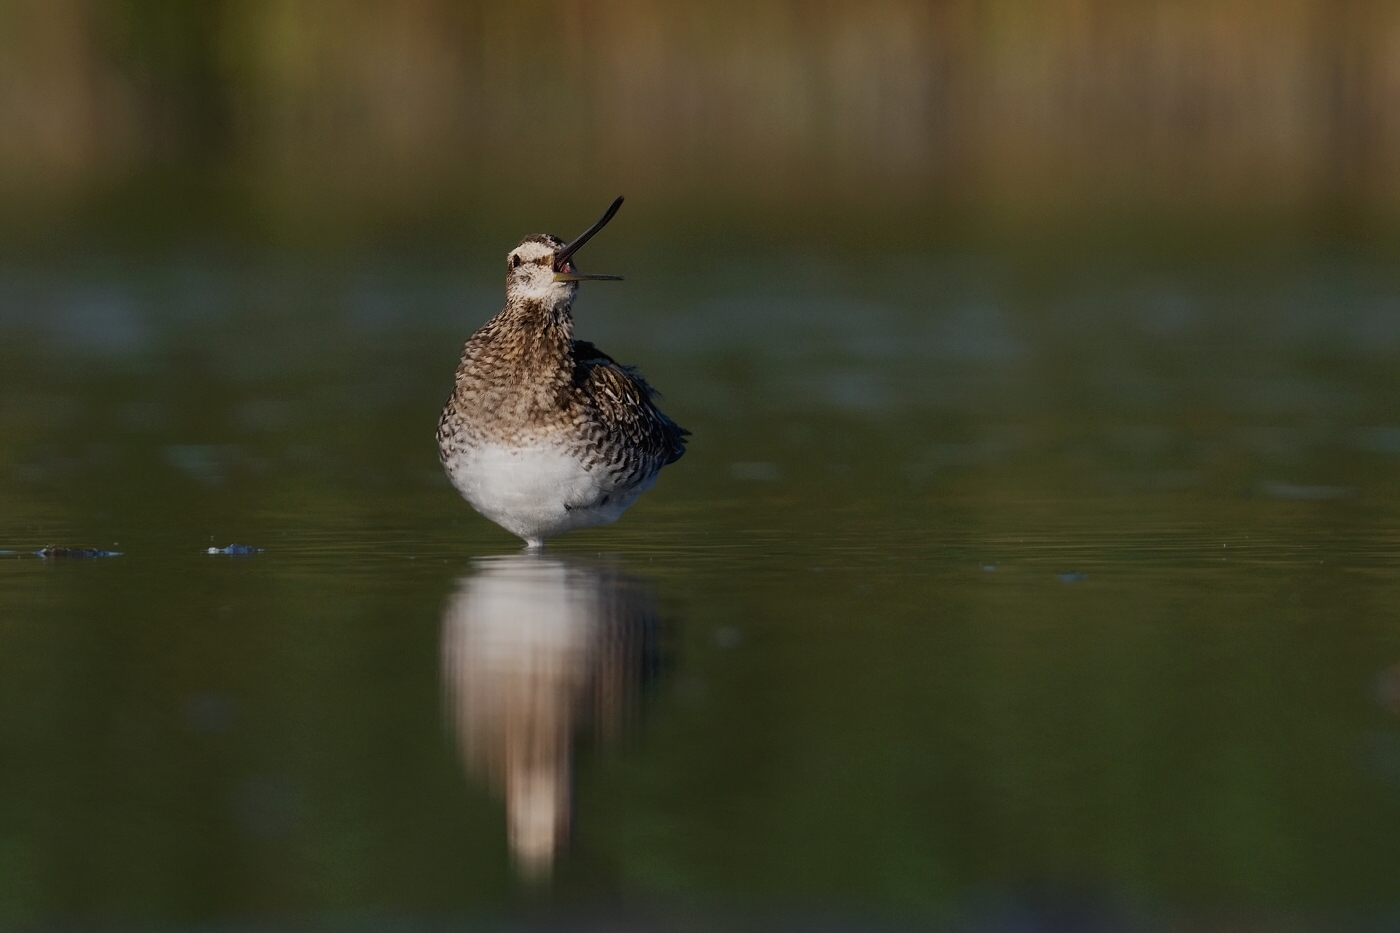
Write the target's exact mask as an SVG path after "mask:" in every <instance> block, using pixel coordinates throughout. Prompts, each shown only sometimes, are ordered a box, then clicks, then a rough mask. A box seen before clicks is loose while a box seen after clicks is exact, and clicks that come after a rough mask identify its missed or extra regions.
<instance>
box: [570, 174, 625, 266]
mask: <svg viewBox="0 0 1400 933" xmlns="http://www.w3.org/2000/svg"><path fill="white" fill-rule="evenodd" d="M621 206H622V197H621V195H619V196H618V199H617V200H616V201H614V202H612V204H610V205H609V206H608V209H607V210H606V211H604V212H603V216H602V217H599V218H598V222H597V223H595V224H594V225H593V226H591V227H589V228H588V229H587V230H585V231H583V232H582V233H580V234H579V235H578V236H577V237H576V238H575V239H574V241H573V242H572V243H569V244H568V245H566V246H565V247H563V248H562V249H560V250H559V252H557V253H555V254H554V281H556V282H621V281H622V276H620V275H591V274H588V273H584V272H579V271H578V270H577V269H575V268H574V266H573V263H571V262H569V259H570V258H571V257H572V256H573V255H574V253H576V252H578V250H579V247H580V246H582V245H583V244H585V243H587V242H588V241H589V240H591V239H593V234H595V233H597V232H598V231H599V230H602V229H603V227H605V226H607V223H608V221H610V220H612V219H613V215H614V214H616V213H617V209H618V208H619V207H621Z"/></svg>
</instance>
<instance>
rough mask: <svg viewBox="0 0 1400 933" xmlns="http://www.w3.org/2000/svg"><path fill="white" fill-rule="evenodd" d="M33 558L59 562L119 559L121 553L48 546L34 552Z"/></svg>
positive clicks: (90, 548) (89, 548) (87, 548)
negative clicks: (72, 559)
mask: <svg viewBox="0 0 1400 933" xmlns="http://www.w3.org/2000/svg"><path fill="white" fill-rule="evenodd" d="M34 556H35V557H42V558H43V559H44V560H59V559H70V558H78V559H81V558H88V557H121V556H122V552H121V551H104V550H102V549H101V548H95V547H56V546H54V545H52V544H50V545H49V546H48V547H44V548H40V549H39V550H37V551H35V552H34Z"/></svg>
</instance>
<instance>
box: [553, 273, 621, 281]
mask: <svg viewBox="0 0 1400 933" xmlns="http://www.w3.org/2000/svg"><path fill="white" fill-rule="evenodd" d="M554 281H556V282H621V281H622V276H620V275H593V274H590V273H587V272H556V273H554Z"/></svg>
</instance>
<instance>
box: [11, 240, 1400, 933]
mask: <svg viewBox="0 0 1400 933" xmlns="http://www.w3.org/2000/svg"><path fill="white" fill-rule="evenodd" d="M599 245H600V247H601V246H602V244H601V241H600V244H599ZM590 248H592V247H590ZM604 252H605V250H603V249H601V248H600V250H599V253H600V256H599V258H598V259H597V260H595V261H594V264H595V265H596V267H597V268H599V269H603V268H605V267H606V269H607V270H608V271H618V272H622V273H624V274H627V275H628V276H629V281H628V282H627V283H625V284H623V285H621V286H611V287H609V286H606V285H602V286H597V287H586V290H585V292H584V295H583V297H582V298H581V300H580V302H579V305H578V307H577V309H576V317H577V320H578V333H579V336H581V337H584V338H586V339H590V340H594V341H595V342H597V343H598V344H599V345H600V346H602V347H604V348H605V349H607V350H608V352H610V353H612V354H613V355H615V356H617V357H618V358H619V359H622V360H625V361H628V362H634V363H637V364H639V365H640V366H641V368H642V370H643V372H644V373H645V374H646V375H647V376H648V377H649V378H650V379H651V380H652V381H653V382H654V383H655V384H656V385H657V386H658V387H659V388H660V389H661V390H662V391H663V393H664V394H665V397H664V400H663V405H664V407H665V408H666V410H667V411H668V412H669V413H670V414H672V415H673V416H674V417H675V418H676V419H677V420H678V421H679V422H680V423H681V424H683V425H685V426H687V427H688V428H690V429H691V430H692V431H694V437H693V438H692V446H691V451H690V453H689V454H688V455H687V456H686V457H685V458H684V459H683V460H681V461H680V462H679V463H677V464H676V465H675V466H673V467H670V468H668V469H667V470H666V471H665V473H664V474H663V476H662V479H661V481H660V482H659V483H658V485H657V486H656V487H655V488H654V489H653V490H652V491H651V492H649V493H648V494H647V495H646V496H645V497H644V498H643V499H642V500H641V502H640V503H639V504H638V505H637V506H635V507H634V508H633V509H632V510H631V511H630V512H629V513H628V514H627V515H626V516H625V517H624V518H623V520H622V521H621V522H620V523H619V524H617V525H615V526H612V527H608V528H599V529H591V530H587V531H583V532H578V533H575V534H572V535H569V536H567V537H564V538H560V539H558V540H557V541H556V542H553V543H552V544H551V548H550V549H549V552H548V554H547V555H545V557H544V558H543V559H541V560H539V561H534V562H529V561H527V562H525V563H523V564H522V563H520V562H521V561H522V560H523V559H522V558H520V557H519V556H517V554H516V552H517V549H518V542H516V541H514V540H513V539H512V538H510V537H509V536H508V535H506V534H505V533H504V532H501V531H500V530H498V529H496V528H495V527H493V526H491V525H490V524H489V523H487V522H485V521H484V520H482V519H480V518H479V517H478V516H476V515H475V514H474V513H473V512H472V511H471V510H470V509H469V508H468V507H467V506H466V505H465V503H463V502H462V501H461V500H460V499H459V498H458V497H457V496H456V494H455V493H454V492H453V491H452V489H451V488H450V487H449V486H448V485H447V483H446V481H445V479H444V478H443V476H442V474H441V470H440V468H439V467H438V464H437V462H436V452H435V449H434V446H433V442H432V435H433V428H434V425H435V421H436V418H437V412H438V409H439V407H440V405H441V402H442V400H443V398H445V396H446V393H447V391H448V388H449V386H450V380H451V373H452V368H453V366H454V364H455V361H456V357H457V354H458V352H459V349H460V344H461V341H462V339H464V338H465V336H466V335H467V334H468V333H469V332H470V331H471V329H472V328H474V327H475V326H477V325H478V324H479V323H480V322H482V321H483V320H485V318H486V317H487V316H489V315H490V314H491V313H492V312H493V311H494V310H495V309H496V307H497V303H498V301H499V294H500V293H499V288H500V279H501V274H500V270H499V268H498V266H497V264H494V263H493V264H490V265H485V264H483V265H482V266H480V267H473V266H468V267H466V268H465V269H459V268H453V267H449V266H447V265H445V264H443V263H441V262H437V261H429V260H414V259H407V258H405V257H403V256H402V255H400V256H394V257H390V256H371V257H368V258H367V259H365V260H364V261H363V262H360V263H357V264H354V265H350V264H345V263H340V262H336V261H328V260H310V259H295V258H286V257H281V258H269V259H260V258H256V257H254V258H246V257H245V258H242V259H230V258H227V257H211V256H206V255H176V256H173V257H172V256H165V257H160V258H157V259H142V260H131V259H124V258H120V257H114V256H89V257H84V258H83V259H82V260H81V261H78V260H71V261H69V260H63V261H54V262H51V263H48V264H44V263H39V264H25V265H15V264H12V265H10V266H8V267H6V268H4V269H0V548H3V549H7V550H10V551H13V552H15V553H13V554H10V555H4V556H0V578H2V579H3V582H0V756H3V761H4V763H5V766H4V767H3V768H0V799H3V800H4V801H5V804H4V806H3V807H0V919H3V920H4V921H5V922H6V923H9V924H17V925H29V924H40V925H48V924H56V923H61V924H75V925H78V926H88V925H95V926H100V927H107V926H112V925H118V926H121V925H138V926H144V925H154V926H156V927H158V928H166V927H175V926H186V925H193V926H197V927H205V926H209V925H213V924H230V923H231V924H235V925H248V926H249V927H250V928H258V927H260V926H261V925H263V924H271V925H274V926H275V925H278V924H282V923H301V922H307V921H314V922H318V923H321V922H323V923H325V924H327V925H330V926H342V925H352V926H353V925H357V924H370V925H375V924H378V923H381V922H392V923H395V924H399V925H404V926H408V927H416V926H420V925H421V926H431V925H434V924H439V923H444V922H446V923H451V924H460V923H468V924H470V923H475V922H486V921H491V922H496V921H498V920H499V921H501V922H506V921H505V920H504V919H503V918H513V917H518V916H525V917H526V918H527V919H526V920H522V921H520V922H523V923H527V924H528V923H532V922H534V921H531V920H529V919H528V918H529V917H538V916H539V912H540V911H543V912H544V916H546V917H550V918H553V920H551V921H549V922H555V921H559V922H565V921H567V919H568V918H571V917H574V918H576V917H583V918H585V919H586V918H593V920H594V921H596V920H597V919H598V918H614V919H616V918H618V917H624V918H626V917H633V918H635V917H644V918H645V917H650V918H663V919H664V921H665V922H666V923H671V922H673V921H674V922H677V923H678V922H680V918H683V917H690V918H692V919H691V921H690V922H692V923H694V924H700V925H704V924H705V923H707V922H713V924H714V925H716V926H721V927H723V926H731V927H732V926H735V925H744V924H753V925H757V926H759V927H763V926H765V925H768V924H775V925H782V924H787V925H791V926H795V927H802V926H804V925H806V924H808V923H809V922H815V921H813V920H812V918H816V917H819V918H822V920H821V922H822V923H826V924H829V925H832V926H835V927H836V928H844V927H850V928H862V929H866V928H882V927H897V928H904V927H905V926H906V925H908V926H915V927H923V926H928V925H938V924H947V923H952V924H955V925H963V926H968V927H971V928H975V929H1004V928H1008V927H1011V926H1018V928H1024V927H1025V926H1026V925H1030V926H1031V927H1032V928H1037V927H1038V926H1052V925H1055V924H1057V923H1060V924H1063V923H1068V924H1069V925H1071V926H1083V925H1099V926H1112V927H1116V926H1121V925H1141V924H1142V923H1147V924H1149V925H1166V926H1172V927H1175V926H1178V925H1207V926H1209V925H1215V924H1224V923H1227V922H1234V921H1241V920H1243V921H1247V922H1249V923H1250V924H1253V925H1255V926H1258V927H1261V928H1266V929H1273V928H1279V929H1282V928H1284V927H1287V928H1289V929H1296V928H1298V927H1299V926H1302V927H1313V926H1316V927H1318V928H1324V927H1327V928H1330V927H1334V926H1336V925H1339V924H1346V925H1360V926H1370V925H1373V924H1377V925H1379V924H1381V923H1383V921H1384V919H1385V918H1387V917H1393V916H1394V915H1395V911H1396V909H1397V907H1400V903H1397V897H1396V893H1395V892H1396V890H1397V888H1396V885H1395V878H1396V873H1397V869H1400V832H1397V830H1398V829H1400V720H1397V716H1400V628H1398V627H1397V612H1400V574H1397V570H1396V555H1397V553H1400V535H1397V533H1396V531H1395V529H1396V528H1397V520H1400V509H1397V508H1396V506H1395V502H1396V493H1397V491H1400V483H1397V479H1396V477H1397V467H1400V391H1397V390H1400V382H1398V381H1397V380H1398V377H1397V375H1396V374H1397V372H1400V368H1397V364H1400V267H1396V266H1394V265H1392V264H1389V263H1388V262H1386V261H1382V260H1378V259H1375V258H1365V257H1363V256H1361V255H1360V254H1358V253H1349V252H1346V251H1341V253H1340V254H1339V252H1338V251H1336V250H1296V251H1292V252H1289V253H1287V254H1284V255H1278V256H1269V255H1261V256H1260V257H1256V258H1251V259H1246V260H1240V259H1238V258H1236V259H1233V260H1231V261H1228V262H1226V261H1219V262H1216V261H1211V260H1206V259H1200V258H1193V259H1181V260H1179V261H1162V260H1160V259H1157V260H1153V261H1146V260H1142V259H1135V258H1132V257H1131V256H1127V255H1125V254H1124V253H1123V252H1104V253H1103V255H1101V256H1100V255H1099V254H1081V255H1076V257H1075V259H1074V260H1073V261H1071V262H1063V263H1062V262H1058V261H1053V262H1052V261H1048V260H1045V259H1044V258H1043V257H1029V258H1028V257H1026V256H1022V255H1015V254H1006V255H1002V254H995V253H993V254H987V255H982V254H957V253H947V254H944V253H935V254H927V255H923V254H913V255H904V256H896V257H893V258H891V257H888V256H874V257H872V256H864V255H853V254H842V253H832V254H829V253H819V254H818V253H803V252H781V251H778V250H776V249H775V250H771V251H767V252H764V251H759V252H754V251H753V250H747V249H746V250H744V251H742V252H741V251H738V250H732V251H730V250H725V249H723V248H713V249H707V250H705V251H702V252H700V253H699V254H696V253H695V252H694V251H691V252H690V253H688V254H687V255H685V256H680V255H670V254H667V253H666V252H665V251H664V249H663V248H662V247H655V248H654V251H653V254H652V255H649V256H642V257H639V258H630V259H629V258H628V257H626V256H623V255H621V254H619V253H616V252H614V253H612V254H610V255H603V253H604ZM503 254H504V250H502V255H503ZM1086 255H1087V258H1086ZM235 542H236V543H242V544H248V545H255V546H258V547H261V548H263V549H264V551H263V552H262V553H259V554H255V555H250V556H245V557H237V556H226V555H210V554H208V553H206V551H207V549H208V548H209V547H211V546H215V547H223V546H226V545H228V544H230V543H235ZM46 545H66V546H86V547H96V548H105V549H110V550H114V551H120V552H122V556H120V557H111V558H105V559H100V560H41V559H39V558H37V557H34V556H33V555H32V552H33V551H35V550H37V549H39V548H41V547H44V546H46ZM512 613H514V615H512ZM513 619H518V620H520V621H512V620H513ZM454 633H455V634H454ZM522 737H523V738H522ZM512 743H513V744H512ZM511 749H514V750H515V751H511ZM522 749H523V751H522ZM531 749H533V750H534V751H533V752H531V754H534V756H535V757H533V758H531V757H530V756H529V755H528V754H526V752H530V750H531ZM512 755H514V756H515V757H512ZM511 762H515V764H511ZM531 762H533V764H531ZM512 768H513V769H514V770H512ZM532 768H533V770H531V769H532ZM512 774H514V775H516V778H512V777H511V775H512ZM532 774H533V775H535V777H534V778H528V775H532ZM521 775H526V776H527V777H525V778H522V777H520V776H521ZM527 778H528V779H527ZM512 781H514V782H515V783H512ZM532 782H533V783H532ZM512 787H515V788H516V790H515V791H514V793H516V794H517V797H516V798H515V799H516V800H517V802H518V801H520V800H527V801H528V800H534V801H535V804H534V805H533V809H532V807H531V806H524V808H523V809H521V806H520V805H519V804H518V803H517V806H516V810H514V811H513V810H512V809H511V804H510V800H511V793H512V790H511V788H512ZM532 788H533V789H532ZM546 800H547V801H549V803H548V804H547V805H546V804H543V803H540V801H546ZM511 812H517V813H519V814H524V815H523V816H519V818H518V819H517V818H516V817H511V818H508V816H507V814H508V813H511ZM532 813H533V814H536V816H538V815H539V814H540V813H545V814H546V815H547V816H548V819H546V818H545V817H539V819H538V820H536V822H535V823H530V822H529V819H528V818H529V816H530V814H532ZM549 814H552V816H550V815H549ZM522 821H523V822H522ZM531 827H533V829H532V828H531ZM541 827H544V828H541ZM532 832H533V833H534V834H535V835H534V836H531V835H530V834H531V833H532ZM530 839H534V840H535V842H534V843H533V844H534V845H535V849H533V850H529V851H525V850H524V849H522V845H523V844H524V843H527V842H528V841H529V840H530ZM522 840H524V842H522ZM540 840H547V844H546V843H545V842H541V841H540ZM526 848H527V849H528V845H527V846H526ZM542 849H543V850H548V851H547V856H541V855H540V854H539V853H540V851H541V850H542ZM531 852H533V853H534V854H530V853H531ZM512 853H514V854H512ZM522 853H523V854H522ZM522 912H523V913H522ZM706 917H708V918H712V920H711V921H705V920H703V919H695V918H706ZM375 918H378V919H375ZM714 918H719V919H714ZM1066 918H1069V919H1066ZM512 922H513V921H512ZM590 922H592V921H590ZM629 922H632V921H629ZM635 922H636V923H637V924H642V925H645V924H644V921H642V920H637V921H635Z"/></svg>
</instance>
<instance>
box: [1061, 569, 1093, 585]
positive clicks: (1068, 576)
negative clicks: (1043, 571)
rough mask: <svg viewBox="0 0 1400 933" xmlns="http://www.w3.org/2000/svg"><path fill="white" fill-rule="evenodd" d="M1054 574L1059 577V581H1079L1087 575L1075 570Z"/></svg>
mask: <svg viewBox="0 0 1400 933" xmlns="http://www.w3.org/2000/svg"><path fill="white" fill-rule="evenodd" d="M1056 576H1057V577H1058V578H1059V580H1060V582H1061V583H1081V582H1083V581H1084V580H1086V579H1088V577H1089V575H1088V574H1087V573H1080V572H1079V571H1077V570H1075V571H1072V572H1070V573H1060V574H1056Z"/></svg>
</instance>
